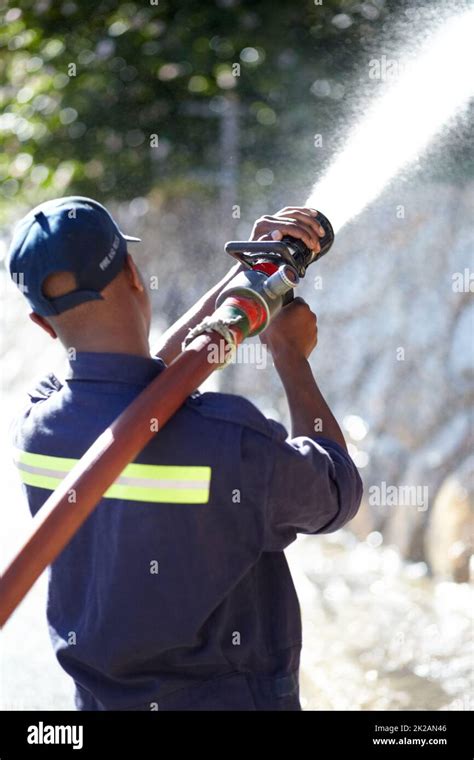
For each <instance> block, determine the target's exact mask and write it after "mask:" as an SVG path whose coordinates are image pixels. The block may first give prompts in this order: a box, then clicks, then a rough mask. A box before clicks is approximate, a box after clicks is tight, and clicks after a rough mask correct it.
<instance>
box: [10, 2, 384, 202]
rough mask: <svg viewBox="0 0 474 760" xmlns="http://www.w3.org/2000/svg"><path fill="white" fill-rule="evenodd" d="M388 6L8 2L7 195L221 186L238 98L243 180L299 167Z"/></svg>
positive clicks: (333, 117)
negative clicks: (227, 132) (224, 134)
mask: <svg viewBox="0 0 474 760" xmlns="http://www.w3.org/2000/svg"><path fill="white" fill-rule="evenodd" d="M0 7H1V4H0ZM384 14H385V11H384V3H383V2H382V0H373V1H372V2H371V3H356V2H352V1H348V0H346V2H344V1H342V2H341V0H324V2H323V4H322V5H319V4H316V3H315V2H314V0H303V2H294V0H279V2H278V3H276V2H274V0H260V1H259V2H253V1H252V0H218V1H217V2H199V3H198V2H196V1H195V0H181V1H180V2H177V1H175V2H171V1H170V0H159V2H154V0H148V2H145V1H142V2H112V1H111V0H98V2H90V0H87V1H81V2H79V0H76V2H74V0H64V1H63V2H60V1H58V0H55V1H54V2H52V1H50V0H21V2H20V1H19V0H18V2H17V3H15V2H9V3H6V4H5V3H4V4H3V7H2V15H3V16H4V24H3V25H2V31H1V36H0V45H1V53H0V77H1V82H2V88H1V96H0V97H1V111H2V115H1V117H0V139H1V141H2V148H3V150H2V153H1V156H0V162H1V163H0V204H3V205H5V204H6V203H11V202H12V201H15V200H17V201H22V202H26V203H36V202H38V199H41V198H42V197H45V196H50V195H58V194H63V193H65V192H66V191H71V190H72V191H74V192H79V193H83V194H87V195H93V196H95V197H98V198H101V199H104V200H105V199H107V197H110V196H112V197H114V198H117V199H127V198H131V197H134V196H137V195H145V194H146V193H147V192H149V191H150V189H151V188H153V187H160V188H162V189H163V190H166V189H167V188H168V189H170V190H173V189H176V188H177V187H178V188H179V189H180V191H182V190H183V187H185V188H186V187H189V185H196V184H197V185H198V186H200V187H201V188H202V189H205V190H207V191H210V192H212V191H213V188H214V187H215V183H216V177H217V176H218V172H219V166H220V164H221V163H222V148H220V149H219V140H220V139H221V137H220V136H221V130H222V119H223V118H225V111H226V109H228V108H229V104H231V105H233V106H234V110H235V108H238V114H239V117H238V118H239V171H240V177H241V181H244V182H245V181H254V178H255V171H256V167H257V168H258V167H259V166H264V167H265V166H272V169H273V167H274V165H277V164H279V163H281V165H282V166H283V165H286V166H291V163H292V161H294V160H297V155H298V152H299V151H300V149H301V142H300V141H301V140H303V139H304V140H305V141H306V143H307V142H308V139H312V135H313V133H314V132H315V131H319V132H321V131H322V130H323V129H324V127H325V126H327V125H328V124H331V123H332V124H333V123H334V122H335V121H337V119H338V118H340V117H341V115H342V113H343V108H344V93H345V88H346V87H347V80H348V72H349V76H350V72H351V69H352V67H353V66H354V65H355V61H356V59H357V55H358V53H359V52H360V50H361V45H363V44H364V40H367V38H370V37H371V36H373V35H374V34H376V33H377V29H378V28H379V25H380V24H381V22H382V21H383V18H384ZM236 64H238V65H239V66H240V72H239V74H240V75H239V76H235V73H236V71H237V70H238V69H237V67H236ZM308 114H312V116H313V117H314V120H315V123H314V124H311V126H310V127H309V128H308ZM316 122H317V123H316ZM153 135H157V136H158V140H156V137H155V138H153ZM156 142H158V146H156ZM152 144H154V147H152ZM300 160H301V159H300ZM282 172H283V169H282ZM263 180H264V181H265V175H264V176H263Z"/></svg>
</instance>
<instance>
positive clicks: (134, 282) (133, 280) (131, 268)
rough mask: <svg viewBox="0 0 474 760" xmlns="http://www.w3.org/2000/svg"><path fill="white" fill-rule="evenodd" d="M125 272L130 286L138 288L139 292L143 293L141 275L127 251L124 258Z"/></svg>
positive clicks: (143, 286) (143, 287)
mask: <svg viewBox="0 0 474 760" xmlns="http://www.w3.org/2000/svg"><path fill="white" fill-rule="evenodd" d="M125 272H126V274H127V277H128V280H129V282H130V285H131V286H132V288H134V289H135V290H139V291H140V293H143V291H144V290H145V285H144V283H143V279H142V276H141V274H140V272H139V270H138V267H137V265H136V264H135V262H134V260H133V259H132V257H131V256H130V254H129V253H127V258H126V259H125Z"/></svg>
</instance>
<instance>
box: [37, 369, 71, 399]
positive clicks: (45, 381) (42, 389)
mask: <svg viewBox="0 0 474 760" xmlns="http://www.w3.org/2000/svg"><path fill="white" fill-rule="evenodd" d="M62 387H63V386H62V383H61V381H60V380H58V378H57V377H56V375H54V374H53V373H52V372H50V373H49V374H48V375H46V376H45V377H42V378H41V380H39V381H38V382H37V383H36V385H35V386H34V387H33V388H31V389H30V390H29V391H28V396H29V397H30V399H31V401H32V402H33V403H36V402H37V401H45V400H46V399H48V398H49V397H50V396H51V394H52V393H55V392H57V391H60V390H61V388H62Z"/></svg>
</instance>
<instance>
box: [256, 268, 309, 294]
mask: <svg viewBox="0 0 474 760" xmlns="http://www.w3.org/2000/svg"><path fill="white" fill-rule="evenodd" d="M299 281H300V278H299V277H298V274H297V272H296V270H295V269H293V267H291V266H289V264H283V265H282V266H281V267H278V269H277V270H276V272H274V273H273V274H271V275H270V277H268V278H267V279H266V280H265V282H264V283H263V290H264V292H265V293H266V294H267V296H268V297H269V298H272V299H274V298H281V297H282V296H285V295H286V294H287V293H288V292H289V291H290V290H292V289H293V288H295V287H296V286H297V285H298V283H299Z"/></svg>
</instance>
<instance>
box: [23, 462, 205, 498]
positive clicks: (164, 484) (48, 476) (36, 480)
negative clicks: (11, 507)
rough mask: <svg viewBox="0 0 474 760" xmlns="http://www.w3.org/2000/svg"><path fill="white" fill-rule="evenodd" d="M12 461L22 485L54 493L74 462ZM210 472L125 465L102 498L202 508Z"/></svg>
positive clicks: (185, 467) (169, 467)
mask: <svg viewBox="0 0 474 760" xmlns="http://www.w3.org/2000/svg"><path fill="white" fill-rule="evenodd" d="M15 460H16V464H17V466H18V469H19V471H20V476H21V479H22V481H23V483H25V484H26V485H31V486H36V487H37V488H46V489H48V490H54V489H55V488H57V486H58V485H59V484H60V483H61V481H62V479H63V478H64V476H65V475H66V473H68V472H69V471H70V470H72V468H73V467H74V465H75V464H76V463H77V462H78V461H79V460H78V459H68V458H65V457H52V456H47V455H45V454H32V453H31V452H27V451H20V450H17V451H16V452H15ZM211 473H212V470H211V468H210V467H203V466H180V465H154V464H136V463H134V462H133V463H132V464H129V465H127V467H125V469H124V470H123V471H122V473H121V475H120V476H119V477H118V478H117V480H116V481H115V483H114V484H113V485H112V486H110V488H109V489H108V490H107V492H106V493H105V494H104V498H108V499H127V500H130V501H150V502H168V503H174V504H206V503H207V502H208V501H209V488H210V481H211Z"/></svg>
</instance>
